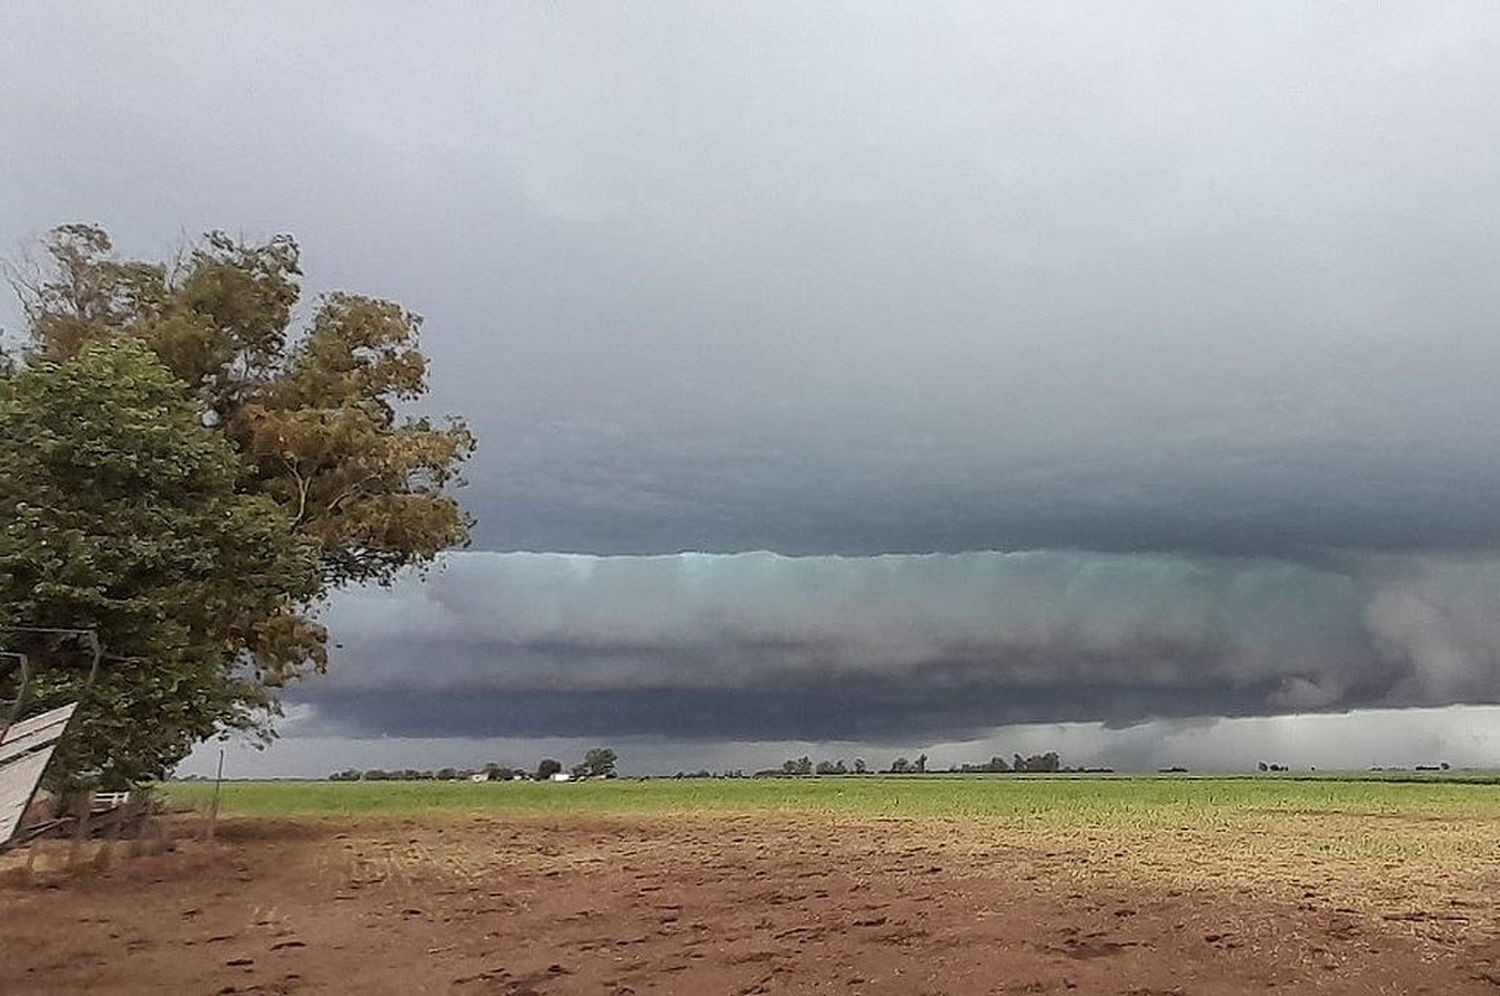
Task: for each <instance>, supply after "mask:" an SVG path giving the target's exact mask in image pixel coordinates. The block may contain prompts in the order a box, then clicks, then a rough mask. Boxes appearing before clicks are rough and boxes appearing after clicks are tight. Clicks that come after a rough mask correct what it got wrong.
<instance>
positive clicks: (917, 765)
mask: <svg viewBox="0 0 1500 996" xmlns="http://www.w3.org/2000/svg"><path fill="white" fill-rule="evenodd" d="M912 770H913V771H915V772H917V773H918V774H922V773H924V772H926V770H927V755H926V754H918V755H917V759H916V761H914V762H913V763H912Z"/></svg>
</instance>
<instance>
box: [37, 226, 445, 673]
mask: <svg viewBox="0 0 1500 996" xmlns="http://www.w3.org/2000/svg"><path fill="white" fill-rule="evenodd" d="M44 249H45V252H46V257H47V261H46V263H44V265H43V266H42V267H41V268H40V272H38V273H37V274H36V275H34V276H32V277H31V278H30V279H22V280H19V281H18V284H19V286H20V288H21V296H22V301H23V304H24V306H25V308H26V313H27V315H28V318H29V330H30V350H31V355H32V356H33V357H40V358H45V359H51V360H65V359H67V358H69V357H71V356H73V355H75V354H76V353H77V352H78V350H79V349H81V348H82V346H83V345H84V344H86V343H89V342H96V341H101V340H111V339H116V338H120V337H129V338H134V339H138V340H139V341H141V342H143V343H145V344H146V345H147V346H148V347H149V348H150V349H151V350H152V351H153V352H154V353H156V355H157V356H158V357H159V358H160V359H161V361H162V362H163V363H164V364H165V365H166V366H167V368H168V369H169V370H171V371H172V372H173V373H174V374H176V375H177V376H178V377H179V378H180V379H181V380H182V381H183V383H184V384H186V385H189V389H190V391H191V396H192V397H193V398H194V400H195V401H196V402H197V403H198V404H199V405H200V406H201V408H202V409H203V411H204V412H205V413H206V414H207V416H208V417H209V421H210V422H211V423H212V424H213V425H214V426H216V427H217V428H218V429H219V430H220V431H221V432H223V433H224V435H225V436H226V437H227V438H228V439H229V440H230V441H231V442H232V443H233V445H234V447H235V449H236V450H237V451H238V452H239V453H240V454H241V456H242V457H243V458H244V460H245V464H246V471H247V473H246V474H245V476H244V478H243V479H242V481H241V487H242V489H244V490H247V491H250V492H253V493H255V494H260V495H264V496H266V497H268V498H270V499H272V500H273V501H275V502H276V503H277V504H278V505H280V506H281V508H282V509H283V510H284V511H285V512H286V514H287V515H288V516H289V517H290V518H291V520H292V524H293V528H294V529H295V530H296V532H297V534H298V535H299V536H300V537H302V538H304V539H306V540H308V541H310V542H313V543H316V544H317V547H318V549H319V552H320V564H319V567H320V571H321V573H322V575H323V579H324V581H325V582H326V583H327V584H328V585H330V586H337V585H340V584H345V583H348V582H363V581H375V582H382V583H384V582H389V581H390V580H391V579H392V578H393V577H394V575H395V574H396V572H398V571H399V570H401V569H402V568H403V567H407V566H410V565H413V564H423V563H426V562H428V561H429V560H430V559H431V558H432V557H434V556H435V555H436V554H437V553H438V552H440V551H442V550H444V549H447V548H449V547H453V546H457V545H461V544H462V543H464V542H465V541H466V540H467V537H468V527H469V521H468V519H467V517H466V516H465V514H464V512H463V509H462V508H461V507H460V506H459V504H458V503H457V501H455V500H454V498H453V497H452V495H451V494H450V493H449V492H450V491H451V489H452V488H453V487H456V486H457V485H459V484H461V483H462V481H461V479H460V478H459V476H458V472H457V471H458V467H459V466H460V465H461V464H462V463H463V462H464V461H465V460H466V459H467V458H468V457H469V455H470V454H471V453H472V451H473V448H474V437H473V436H472V435H471V434H470V432H469V431H468V429H467V427H466V426H465V425H464V424H463V423H462V422H460V421H457V420H452V419H450V420H448V421H447V422H446V423H442V424H438V423H434V422H433V421H432V420H430V419H425V418H416V417H403V416H401V415H400V414H399V413H398V411H397V407H398V406H399V405H400V404H402V403H405V402H410V401H413V400H415V399H417V398H420V397H421V396H422V395H423V394H424V393H425V392H426V386H427V385H426V378H427V360H426V357H424V356H423V355H422V353H421V351H420V350H419V349H418V345H417V340H418V333H419V331H420V329H421V318H419V317H418V316H416V315H414V314H412V313H410V312H408V311H406V310H405V309H403V308H402V307H400V306H399V305H397V304H394V303H392V302H389V301H381V300H376V299H374V298H368V297H363V296H360V295H355V294H330V295H327V296H326V297H324V298H322V299H321V300H320V301H318V302H317V305H316V307H315V308H314V311H313V315H312V318H311V321H310V323H309V325H308V327H307V328H306V329H305V330H303V331H300V332H299V331H298V330H295V329H293V328H292V319H293V310H294V308H295V306H296V304H297V303H298V300H299V297H300V295H301V286H300V280H301V276H302V271H301V258H300V253H299V250H298V247H297V244H296V242H295V241H293V240H292V239H291V238H290V237H288V236H278V237H276V238H273V239H271V240H270V241H268V242H264V243H244V242H239V241H236V240H234V239H231V238H230V237H228V236H226V235H224V234H223V233H218V232H215V233H210V234H209V235H207V236H205V237H204V240H203V241H202V242H201V243H200V244H198V245H196V246H194V247H192V248H191V249H190V250H189V251H187V252H185V253H184V254H182V255H181V256H180V257H179V258H178V259H177V260H176V261H175V262H174V263H173V264H172V265H170V266H169V265H165V264H159V263H147V262H135V261H121V260H118V259H116V258H115V257H114V255H113V252H112V246H111V244H110V240H109V237H108V235H106V234H105V233H104V232H103V231H102V230H100V229H98V228H93V227H89V226H81V225H70V226H65V227H63V228H59V229H57V230H55V231H54V232H53V233H52V234H51V235H50V236H49V238H48V239H47V241H46V243H45V245H44ZM277 663H278V662H275V661H266V662H264V667H265V669H266V670H267V671H268V672H269V671H272V670H274V668H275V665H276V664H277Z"/></svg>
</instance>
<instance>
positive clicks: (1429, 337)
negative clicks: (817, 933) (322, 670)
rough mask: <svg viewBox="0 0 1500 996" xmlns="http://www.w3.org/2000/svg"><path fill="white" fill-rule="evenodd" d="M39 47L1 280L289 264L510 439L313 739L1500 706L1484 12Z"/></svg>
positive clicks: (484, 28)
mask: <svg viewBox="0 0 1500 996" xmlns="http://www.w3.org/2000/svg"><path fill="white" fill-rule="evenodd" d="M5 28H6V30H5V31H4V32H0V89H3V91H4V92H5V95H6V98H5V100H4V102H3V106H0V172H3V174H4V176H5V178H6V182H5V183H4V184H0V242H3V244H4V247H5V248H10V247H13V246H14V247H18V246H20V245H23V244H24V243H25V242H26V241H27V240H28V239H30V238H34V237H35V236H36V235H38V234H39V233H41V232H43V231H45V230H46V229H47V228H49V227H50V226H53V225H56V224H59V223H63V222H69V221H75V220H77V221H89V222H98V223H101V224H103V225H105V226H106V227H107V228H108V229H109V230H110V231H111V232H112V233H113V234H114V236H115V237H116V240H117V243H118V244H119V245H120V246H121V248H122V249H123V250H124V251H126V252H127V253H132V254H139V255H144V256H152V257H161V256H163V255H166V254H168V253H170V252H171V250H172V249H173V247H175V246H176V245H177V244H179V243H180V241H181V240H182V238H183V236H184V233H189V234H190V233H193V232H197V231H203V230H206V229H211V228H227V229H230V230H232V231H236V232H242V233H244V234H245V235H246V236H248V237H252V238H253V237H258V236H266V235H270V234H272V233H276V232H291V233H294V234H295V235H296V236H297V237H298V238H299V239H300V240H301V243H302V245H303V247H304V251H305V255H304V261H305V264H306V268H307V271H308V274H309V276H308V285H307V289H308V291H309V294H315V293H317V292H319V291H323V290H327V289H349V290H355V291H361V292H369V293H373V294H377V295H381V296H387V297H390V298H393V299H396V300H399V301H401V302H402V303H403V304H404V305H406V306H407V307H409V308H411V309H412V310H414V311H416V312H418V313H420V314H422V315H424V316H425V318H426V324H425V326H424V340H423V341H424V348H425V349H426V351H427V352H428V353H429V354H430V356H431V359H432V377H431V385H432V391H431V395H430V397H428V398H427V399H425V401H424V402H423V406H424V407H425V408H426V409H427V410H430V411H431V412H433V413H446V412H459V413H463V414H464V415H466V416H467V417H468V418H469V420H470V422H471V425H472V426H473V428H474V429H475V431H476V433H477V435H478V436H479V439H480V450H479V453H478V456H477V458H476V460H475V461H474V463H473V464H472V466H471V467H470V468H469V469H468V478H469V481H470V485H469V487H468V488H467V490H466V491H465V492H464V494H463V500H464V502H465V504H466V505H467V507H468V508H469V509H470V510H471V511H472V512H473V513H474V514H475V515H476V516H477V520H478V525H477V529H476V532H475V536H474V552H472V553H464V554H458V555H454V556H451V557H449V558H447V559H446V560H445V561H444V563H443V565H442V569H441V570H438V571H436V572H435V573H434V574H433V575H432V577H431V578H430V579H429V580H428V581H426V582H425V583H420V582H418V581H417V580H416V579H408V580H406V581H403V582H402V583H401V584H400V585H398V586H397V587H396V588H395V589H393V590H391V591H381V590H375V591H357V590H356V591H348V592H342V593H340V594H339V595H338V596H337V598H336V599H335V600H334V602H333V604H332V606H331V607H330V609H329V623H330V626H331V628H332V632H333V637H334V639H335V640H337V641H340V642H342V644H343V649H342V650H340V651H337V652H336V653H335V655H334V661H333V667H332V668H331V671H330V674H329V675H328V676H327V677H326V678H318V679H314V680H310V681H308V682H306V683H305V684H303V685H302V686H300V687H299V688H297V689H295V690H294V691H293V692H292V695H293V696H294V698H295V702H296V708H297V709H298V710H299V711H298V712H297V715H298V716H300V717H302V718H301V719H299V720H298V721H297V722H296V723H295V724H292V726H293V727H295V728H297V729H301V730H303V731H304V732H305V733H306V734H307V735H309V736H312V735H314V734H317V733H319V731H321V733H323V734H328V735H333V734H340V735H347V736H352V737H367V736H380V735H389V736H392V737H395V736H410V737H433V738H440V737H450V738H454V739H455V742H460V740H461V738H466V737H467V738H470V739H468V740H462V742H464V743H470V742H472V738H474V737H480V736H483V737H492V736H509V737H522V738H531V740H533V741H535V742H550V741H543V740H542V739H540V738H555V737H560V736H569V735H577V736H590V737H592V736H596V735H597V736H614V735H619V736H622V737H624V736H628V737H645V738H651V737H659V738H667V739H666V740H663V741H661V742H663V743H669V742H671V738H674V737H675V738H682V739H683V740H685V741H686V740H691V741H692V742H693V745H694V746H693V747H692V751H693V756H704V754H705V752H708V751H709V749H710V741H713V742H714V743H718V744H719V745H720V746H724V745H727V744H730V743H736V744H756V743H758V744H772V743H778V744H779V743H809V742H811V743H816V742H827V741H838V740H840V738H850V737H857V738H864V740H866V741H869V742H880V743H885V742H894V741H896V740H922V741H923V742H931V743H934V744H935V743H939V742H940V741H941V740H942V739H943V738H952V737H968V736H970V735H980V734H983V732H984V731H985V730H988V729H990V728H991V727H993V726H995V725H996V724H1012V723H1029V722H1033V721H1044V722H1052V721H1062V720H1067V721H1078V722H1080V723H1085V724H1087V723H1089V722H1098V723H1104V724H1108V725H1109V727H1110V728H1112V729H1113V728H1115V727H1119V726H1121V725H1123V724H1132V723H1141V722H1142V721H1145V720H1149V719H1150V718H1151V717H1181V716H1239V717H1246V718H1245V719H1244V720H1243V723H1245V724H1247V725H1244V726H1241V727H1236V729H1243V730H1260V731H1264V730H1270V729H1272V728H1273V724H1272V721H1271V720H1269V719H1264V718H1263V717H1266V716H1270V715H1274V714H1281V713H1296V712H1305V711H1324V712H1327V713H1333V712H1337V711H1340V710H1347V709H1363V708H1366V707H1372V706H1391V707H1400V706H1415V705H1440V704H1445V703H1484V702H1494V701H1497V700H1500V697H1497V687H1496V676H1495V675H1496V664H1495V661H1496V652H1495V647H1496V645H1497V640H1496V636H1495V633H1494V631H1493V627H1492V625H1491V623H1490V621H1489V620H1490V618H1491V617H1493V616H1495V613H1494V611H1493V609H1494V608H1495V606H1494V597H1493V593H1494V592H1495V591H1496V590H1497V585H1496V581H1497V580H1500V578H1497V570H1496V564H1500V559H1497V558H1500V504H1497V503H1496V502H1495V501H1494V496H1495V495H1496V494H1497V493H1500V460H1496V458H1495V455H1496V454H1497V453H1500V392H1497V391H1496V390H1495V389H1494V385H1495V381H1496V376H1495V374H1496V371H1497V370H1500V336H1497V335H1496V334H1495V316H1496V315H1500V280H1497V279H1495V277H1496V269H1497V266H1500V224H1497V220H1500V129H1496V128H1495V127H1494V121H1495V120H1496V116H1497V114H1500V101H1497V96H1496V95H1497V94H1500V8H1497V7H1496V5H1494V4H1492V3H1485V2H1420V3H1391V4H1382V5H1379V6H1378V7H1377V6H1374V5H1319V6H1315V7H1309V6H1308V5H1306V4H1302V3H1290V2H1288V3H1275V2H1272V3H1259V4H1254V5H1247V4H1229V3H1203V2H1197V0H1192V2H1181V3H1139V4H1132V5H1129V6H1123V5H1119V4H1112V3H1078V4H1067V5H1059V4H1054V3H1046V2H1037V3H1026V2H1020V3H1007V4H1003V5H998V4H981V3H960V2H952V3H924V4H921V5H885V4H858V5H838V4H825V5H818V6H809V5H807V4H802V3H776V2H771V3H758V4H755V5H747V6H742V7H736V8H730V7H715V8H706V7H702V6H693V5H686V4H676V3H669V2H664V3H653V4H649V5H633V6H621V5H617V4H596V3H587V2H584V3H576V4H567V5H525V4H505V5H488V6H478V7H474V6H464V7H458V6H447V5H443V4H433V5H428V6H426V7H424V8H423V10H422V11H421V12H420V13H416V12H414V11H412V10H411V9H410V8H409V7H408V6H406V5H401V4H382V3H376V2H369V3H360V4H357V5H340V4H337V3H326V4H319V5H317V6H315V7H309V6H307V5H305V4H298V5H291V4H287V5H283V6H280V7H278V6H277V5H276V4H274V3H270V4H261V5H256V6H254V7H242V8H236V9H226V8H223V7H220V6H214V5H178V6H172V5H152V4H134V5H131V6H130V7H129V8H125V7H119V8H115V7H107V6H99V5H79V6H70V5H68V4H63V3H57V4H48V5H46V6H45V7H37V8H35V9H30V10H27V11H26V13H25V15H24V16H19V15H18V16H14V17H11V18H9V19H8V20H7V23H6V25H5ZM17 320H18V319H17V316H16V313H15V310H14V308H13V307H11V309H10V311H9V312H8V313H7V312H6V311H5V310H3V309H0V324H7V325H10V326H11V327H14V326H15V325H16V323H17ZM517 551H538V552H537V553H535V554H524V553H520V552H517ZM684 551H705V552H703V553H691V552H684ZM746 551H750V552H746ZM754 551H774V553H764V552H754ZM976 551H977V552H976ZM984 551H1008V552H1003V553H1002V552H984ZM575 555H576V556H575ZM1440 712H1441V711H1440ZM1372 715H1373V714H1372ZM1379 715H1382V716H1389V715H1391V714H1390V713H1380V714H1379ZM1439 721H1440V720H1432V722H1439ZM1371 722H1374V721H1373V720H1372V721H1371ZM1455 722H1458V721H1455ZM1257 724H1258V725H1257ZM1085 728H1087V729H1094V727H1068V729H1070V730H1077V729H1085ZM1307 728H1308V729H1312V728H1313V727H1312V726H1309V727H1307ZM1319 728H1320V729H1325V728H1331V727H1319ZM1456 728H1457V727H1456ZM1034 729H1047V730H1051V729H1053V728H1052V727H1050V726H1049V727H1037V728H1034ZM1100 729H1103V727H1100ZM1135 729H1136V730H1155V731H1157V732H1158V733H1159V734H1160V735H1161V736H1167V735H1168V734H1167V733H1166V732H1163V731H1165V730H1167V727H1163V726H1161V725H1159V724H1157V723H1149V722H1148V723H1145V724H1144V725H1141V726H1139V727H1136V728H1135ZM1275 729H1278V730H1280V729H1282V728H1281V727H1275ZM1116 732H1118V731H1116ZM1059 735H1061V734H1059ZM1070 735H1073V734H1070ZM1132 735H1134V734H1132ZM1268 735H1269V734H1268ZM1038 736H1040V734H1038ZM1079 736H1081V734H1079ZM715 738H717V739H716V740H715ZM923 738H926V739H925V740H924V739H923ZM1336 740H1337V738H1336V737H1335V738H1332V741H1331V742H1333V741H1336ZM349 742H351V743H352V742H355V741H349ZM358 742H366V741H358ZM412 742H415V741H412ZM1080 742H1082V741H1080ZM1443 742H1444V743H1447V742H1449V741H1443ZM1486 743H1488V741H1486ZM725 749H726V750H727V749H728V748H727V747H725ZM1089 749H1092V748H1089ZM1122 749H1123V748H1122ZM1130 749H1131V750H1132V751H1135V753H1134V754H1132V756H1136V757H1145V756H1146V754H1145V753H1142V752H1140V751H1139V750H1137V749H1136V747H1132V748H1130ZM1101 750H1102V748H1101ZM653 756H665V755H661V754H658V755H653ZM1098 756H1104V755H1103V754H1100V755H1098ZM455 760H458V761H460V762H462V761H463V760H464V759H463V758H456V759H455ZM345 763H355V762H354V759H352V758H351V759H349V760H347V761H346V762H345Z"/></svg>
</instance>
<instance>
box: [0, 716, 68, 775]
mask: <svg viewBox="0 0 1500 996" xmlns="http://www.w3.org/2000/svg"><path fill="white" fill-rule="evenodd" d="M77 705H78V703H76V702H72V703H69V704H68V705H65V706H62V707H60V708H57V709H53V710H52V711H50V712H44V713H42V714H41V715H40V716H33V717H31V718H30V719H28V720H24V721H23V722H20V723H16V724H15V725H14V726H12V727H11V728H10V729H8V730H6V731H5V736H4V737H3V738H0V764H5V763H7V762H8V761H10V760H11V759H13V758H16V757H19V756H21V755H22V754H27V753H30V752H31V751H34V750H38V749H40V748H42V747H45V746H47V745H48V744H51V743H54V742H56V741H57V740H58V739H59V738H60V737H62V735H63V730H64V729H65V728H66V727H67V725H68V719H69V717H71V716H72V715H73V710H74V709H75V708H76V707H77Z"/></svg>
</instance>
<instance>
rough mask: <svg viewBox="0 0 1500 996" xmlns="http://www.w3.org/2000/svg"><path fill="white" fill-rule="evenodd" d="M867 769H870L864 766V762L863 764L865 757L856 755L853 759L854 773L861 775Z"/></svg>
mask: <svg viewBox="0 0 1500 996" xmlns="http://www.w3.org/2000/svg"><path fill="white" fill-rule="evenodd" d="M869 770H870V769H869V767H868V766H866V764H865V759H864V758H862V757H856V758H855V759H854V773H855V774H856V775H863V774H864V773H865V772H867V771H869Z"/></svg>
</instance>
